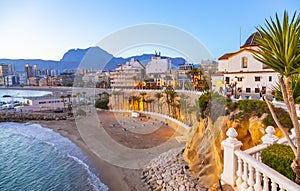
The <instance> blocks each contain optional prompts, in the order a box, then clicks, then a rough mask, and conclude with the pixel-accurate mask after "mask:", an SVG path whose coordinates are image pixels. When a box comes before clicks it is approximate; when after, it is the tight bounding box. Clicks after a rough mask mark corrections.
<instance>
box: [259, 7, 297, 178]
mask: <svg viewBox="0 0 300 191" xmlns="http://www.w3.org/2000/svg"><path fill="white" fill-rule="evenodd" d="M257 30H258V32H259V33H260V35H261V36H258V38H257V44H258V46H259V49H258V50H257V51H255V52H254V54H255V58H256V59H257V60H258V61H260V62H262V63H263V64H265V65H267V66H269V67H271V68H272V69H273V70H275V71H276V72H278V73H279V75H280V76H279V84H280V88H281V90H282V97H283V100H284V102H285V104H286V107H287V110H288V113H289V115H290V117H291V120H292V123H293V127H294V129H295V134H296V135H295V136H296V146H295V145H294V144H293V142H292V141H291V139H290V138H289V136H288V134H287V132H286V131H285V130H284V129H283V126H282V125H281V123H280V122H279V120H278V118H277V117H276V115H275V112H274V110H273V108H272V107H271V104H270V103H269V101H268V100H267V99H266V97H264V99H265V101H266V103H267V105H268V107H269V109H270V112H271V114H272V116H273V118H274V121H275V122H276V124H277V126H278V127H279V128H280V129H281V131H282V132H283V133H284V135H285V137H286V138H287V140H288V143H289V145H290V146H291V148H292V150H293V152H294V154H295V160H294V161H293V164H292V168H293V170H294V172H295V173H296V180H295V182H296V183H298V184H300V126H299V122H298V118H297V113H296V106H295V99H294V97H293V91H292V87H291V81H292V78H293V77H294V76H295V75H297V74H299V72H300V66H299V63H300V15H298V16H296V13H294V15H293V17H292V18H291V20H290V19H289V16H288V13H287V12H286V11H285V12H284V16H283V21H282V22H281V21H280V19H279V18H278V15H277V14H276V19H275V20H273V19H272V18H271V19H270V21H268V20H266V24H265V27H262V26H260V27H258V28H257Z"/></svg>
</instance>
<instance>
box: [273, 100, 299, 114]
mask: <svg viewBox="0 0 300 191" xmlns="http://www.w3.org/2000/svg"><path fill="white" fill-rule="evenodd" d="M272 104H273V105H274V106H275V107H279V108H282V109H284V110H285V111H287V107H286V105H285V103H284V102H282V101H277V100H276V99H275V98H274V99H273V101H272ZM296 113H297V116H298V117H300V109H299V106H298V104H296Z"/></svg>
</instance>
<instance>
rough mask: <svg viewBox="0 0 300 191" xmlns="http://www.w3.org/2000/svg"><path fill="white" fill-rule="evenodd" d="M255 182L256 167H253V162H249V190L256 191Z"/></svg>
mask: <svg viewBox="0 0 300 191" xmlns="http://www.w3.org/2000/svg"><path fill="white" fill-rule="evenodd" d="M254 184H255V181H254V168H253V167H252V165H251V164H249V177H248V185H249V187H248V189H247V191H254V189H253V188H254Z"/></svg>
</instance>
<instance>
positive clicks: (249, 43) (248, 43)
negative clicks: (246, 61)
mask: <svg viewBox="0 0 300 191" xmlns="http://www.w3.org/2000/svg"><path fill="white" fill-rule="evenodd" d="M258 36H259V37H261V35H260V33H259V32H255V33H253V34H252V35H251V36H250V37H249V38H248V39H247V40H246V42H245V44H244V45H243V46H242V47H245V46H257V43H256V39H257V37H258Z"/></svg>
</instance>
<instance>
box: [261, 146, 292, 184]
mask: <svg viewBox="0 0 300 191" xmlns="http://www.w3.org/2000/svg"><path fill="white" fill-rule="evenodd" d="M294 159H295V155H294V153H293V151H292V149H291V147H289V146H287V145H280V144H274V145H271V146H269V147H268V148H267V149H265V150H264V151H263V152H262V153H261V160H262V162H263V163H264V164H266V165H268V166H269V167H271V168H273V169H274V170H276V171H277V172H279V173H281V174H282V175H284V176H286V177H287V178H289V179H290V180H292V181H294V180H295V178H296V175H295V173H294V171H293V169H292V168H291V165H292V162H293V160H294Z"/></svg>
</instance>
